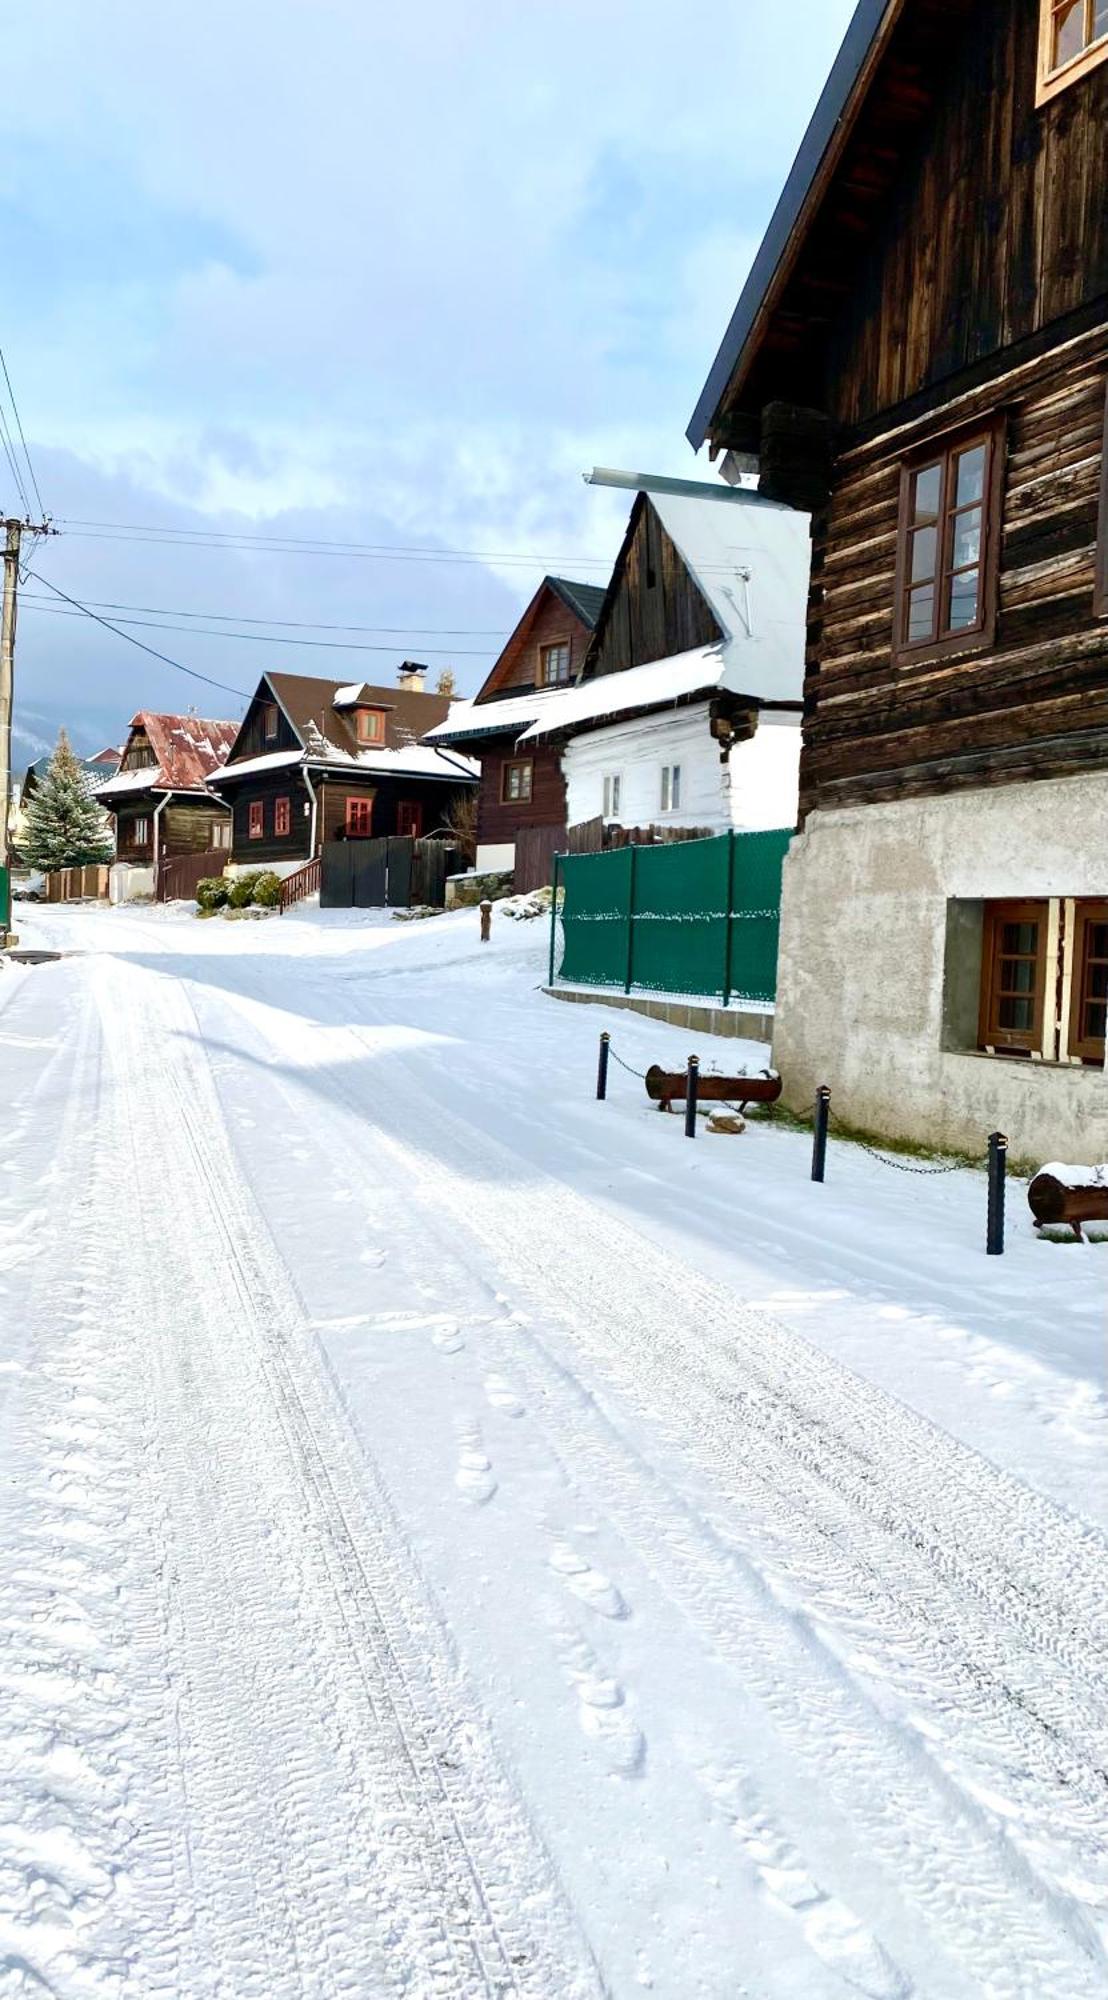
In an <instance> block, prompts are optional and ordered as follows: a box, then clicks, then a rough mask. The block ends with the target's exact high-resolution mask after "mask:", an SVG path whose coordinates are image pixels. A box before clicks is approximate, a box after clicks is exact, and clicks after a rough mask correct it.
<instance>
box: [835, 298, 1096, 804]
mask: <svg viewBox="0 0 1108 2000" xmlns="http://www.w3.org/2000/svg"><path fill="white" fill-rule="evenodd" d="M1106 380H1108V332H1106V331H1105V330H1104V329H1100V330H1098V331H1096V332H1094V333H1091V334H1088V335H1085V336H1083V337H1080V338H1078V339H1077V340H1075V341H1072V342H1070V343H1069V344H1068V345H1066V346H1063V347H1061V348H1059V349H1058V350H1057V351H1056V352H1055V353H1053V354H1052V355H1048V356H1045V357H1039V358H1038V359H1036V360H1035V361H1034V362H1029V363H1025V364H1024V365H1023V366H1022V367H1016V368H1014V369H1009V370H1008V371H1004V370H1002V369H997V370H995V372H993V374H992V377H991V379H990V380H989V381H988V382H987V383H986V384H985V385H983V386H981V387H978V388H977V389H975V390H973V391H970V392H969V393H967V394H965V395H963V396H961V397H955V398H954V399H952V400H950V401H948V402H947V403H946V404H945V405H944V407H943V410H942V412H941V413H939V414H936V413H934V412H933V413H932V414H931V415H930V416H929V417H928V419H927V420H926V421H925V422H923V423H916V424H914V425H908V426H898V427H897V428H896V429H895V430H891V431H889V432H887V433H886V434H885V435H884V436H883V437H880V438H877V439H875V440H873V441H870V442H868V443H865V444H861V445H857V446H855V447H853V448H852V449H849V450H847V451H845V452H843V453H842V454H841V455H840V457H839V459H838V460H837V463H836V466H835V474H834V489H833V495H832V498H831V501H830V503H829V505H828V506H827V507H826V508H825V509H824V510H823V511H822V512H821V513H820V514H819V515H817V516H816V517H815V519H814V521H813V571H812V590H811V598H810V605H809V632H808V661H807V679H806V683H805V717H806V720H805V751H804V759H803V765H802V773H801V811H802V814H804V813H806V812H809V811H811V809H812V808H813V807H814V806H817V805H821V806H832V805H846V804H858V803H860V802H862V801H864V800H867V799H885V798H893V797H903V796H906V795H909V794H911V793H920V792H925V791H931V792H934V791H940V790H946V789H954V788H957V787H961V786H966V785H981V784H990V783H998V782H1002V781H1005V780H1012V779H1015V778H1026V777H1031V776H1044V777H1046V776H1053V775H1061V774H1063V773H1072V772H1074V771H1077V770H1082V769H1089V768H1097V767H1102V766H1108V622H1106V621H1105V619H1104V618H1103V617H1101V616H1098V615H1097V606H1096V570H1097V527H1098V510H1099V495H1100V484H1101V477H1102V454H1103V447H1104V424H1105V384H1106ZM951 386H952V387H953V386H955V385H951ZM996 410H1003V411H1004V412H1005V414H1006V417H1007V449H1006V458H1005V464H1004V469H1003V486H1002V493H1001V536H1000V554H999V603H998V612H997V622H996V634H995V643H994V644H993V645H992V647H991V648H990V649H989V650H987V651H984V652H983V651H980V650H978V651H977V652H974V651H973V650H972V642H970V644H968V645H967V646H966V648H965V649H963V651H962V652H961V653H954V654H948V655H947V656H946V657H944V658H942V659H940V660H937V661H936V660H930V661H921V662H919V663H913V662H912V661H911V659H910V658H909V659H907V660H903V661H902V662H901V664H899V665H894V663H893V619H894V608H895V607H894V598H895V575H896V556H897V525H898V505H899V487H900V467H901V462H902V459H903V457H904V454H905V452H906V451H908V450H909V449H911V448H912V447H914V446H915V444H917V443H918V442H921V441H926V440H927V439H928V438H930V437H935V438H937V437H939V436H940V435H941V432H942V430H943V428H944V427H949V426H950V425H952V424H954V423H960V422H961V421H962V420H963V419H976V418H978V417H983V416H985V415H987V414H988V413H991V412H993V411H996ZM894 414H895V413H894ZM890 421H891V419H890Z"/></svg>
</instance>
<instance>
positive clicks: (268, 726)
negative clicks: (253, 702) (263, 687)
mask: <svg viewBox="0 0 1108 2000" xmlns="http://www.w3.org/2000/svg"><path fill="white" fill-rule="evenodd" d="M280 728H281V718H280V714H279V712H278V708H277V703H276V702H275V701H263V703H262V741H263V743H275V742H276V741H277V737H278V735H279V733H280Z"/></svg>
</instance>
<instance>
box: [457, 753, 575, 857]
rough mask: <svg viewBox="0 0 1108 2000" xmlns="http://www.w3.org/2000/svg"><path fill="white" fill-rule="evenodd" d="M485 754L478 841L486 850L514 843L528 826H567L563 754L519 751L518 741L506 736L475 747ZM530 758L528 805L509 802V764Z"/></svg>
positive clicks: (482, 759)
mask: <svg viewBox="0 0 1108 2000" xmlns="http://www.w3.org/2000/svg"><path fill="white" fill-rule="evenodd" d="M475 747H477V748H479V750H480V755H481V786H480V790H479V792H478V794H477V839H478V841H479V843H480V845H481V846H482V847H492V846H499V845H500V844H501V843H507V842H509V841H514V839H515V837H516V835H517V834H518V833H519V832H521V831H522V829H523V828H525V827H536V826H564V825H565V819H566V785H565V779H564V778H563V776H562V760H561V757H560V755H559V753H558V752H557V751H555V750H550V749H548V748H546V747H544V746H541V745H527V744H525V745H524V746H523V748H522V749H521V750H519V751H517V750H516V749H515V738H514V735H513V736H504V737H501V738H499V739H497V740H495V741H494V742H493V743H492V744H488V743H484V742H482V743H481V744H480V745H478V746H475ZM523 757H527V758H529V759H530V762H531V764H532V767H533V769H532V778H531V797H530V799H528V800H527V801H526V802H523V801H519V800H513V801H508V802H506V801H505V800H504V799H503V798H502V796H501V794H502V791H503V772H504V766H505V764H511V763H516V762H518V761H519V760H520V759H521V758H523Z"/></svg>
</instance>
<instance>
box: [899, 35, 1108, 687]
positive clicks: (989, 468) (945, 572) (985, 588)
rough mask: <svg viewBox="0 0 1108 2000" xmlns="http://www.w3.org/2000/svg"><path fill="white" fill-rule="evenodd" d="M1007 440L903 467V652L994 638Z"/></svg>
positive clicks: (996, 432) (961, 445)
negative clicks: (1004, 453) (1001, 507)
mask: <svg viewBox="0 0 1108 2000" xmlns="http://www.w3.org/2000/svg"><path fill="white" fill-rule="evenodd" d="M1106 4H1108V0H1106ZM1003 443H1004V438H1003V429H1002V427H1001V425H1000V424H999V423H994V424H991V425H989V426H988V428H986V429H983V430H981V431H978V432H974V433H971V434H968V435H967V434H965V433H963V434H962V436H961V437H960V438H959V439H958V440H957V441H956V442H954V443H951V444H948V445H945V446H943V447H939V448H935V447H931V448H929V449H927V450H925V451H922V452H919V453H916V454H914V455H913V457H912V458H911V459H908V460H906V461H905V463H904V465H903V467H902V468H901V477H900V536H899V545H898V550H897V582H896V629H895V638H894V652H895V653H896V654H897V656H898V657H908V656H914V655H916V654H917V653H920V654H924V655H931V654H938V653H945V652H964V651H965V650H966V649H967V646H968V645H973V644H974V643H976V644H978V645H990V644H991V643H992V638H993V630H994V627H995V623H996V585H997V570H998V566H999V542H1000V532H999V531H1000V489H1001V478H1002V469H1003Z"/></svg>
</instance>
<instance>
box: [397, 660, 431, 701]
mask: <svg viewBox="0 0 1108 2000" xmlns="http://www.w3.org/2000/svg"><path fill="white" fill-rule="evenodd" d="M430 671H431V669H430V667H426V666H424V665H423V663H422V662H421V661H420V660H405V661H404V662H403V664H402V665H401V666H399V667H398V668H397V670H396V678H397V680H398V681H399V682H400V685H401V687H402V688H406V689H407V690H408V692H409V694H422V693H423V686H424V682H425V681H426V679H427V676H428V674H429V673H430Z"/></svg>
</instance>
